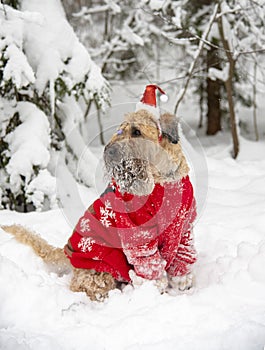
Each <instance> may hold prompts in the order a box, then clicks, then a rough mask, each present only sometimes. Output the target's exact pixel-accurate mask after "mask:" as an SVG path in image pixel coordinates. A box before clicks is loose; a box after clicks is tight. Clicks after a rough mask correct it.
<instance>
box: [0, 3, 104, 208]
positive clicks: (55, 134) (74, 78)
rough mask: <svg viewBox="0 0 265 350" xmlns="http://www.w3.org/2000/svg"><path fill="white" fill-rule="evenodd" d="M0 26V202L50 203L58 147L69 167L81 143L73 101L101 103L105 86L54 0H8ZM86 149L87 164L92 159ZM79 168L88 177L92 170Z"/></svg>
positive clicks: (27, 205) (81, 117)
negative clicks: (46, 0)
mask: <svg viewBox="0 0 265 350" xmlns="http://www.w3.org/2000/svg"><path fill="white" fill-rule="evenodd" d="M8 4H9V5H8ZM12 5H14V7H12ZM0 34H1V35H0V111H1V113H0V122H1V124H0V181H1V193H0V196H1V197H0V198H1V200H0V202H1V205H2V206H3V207H5V208H12V209H18V210H24V211H27V210H30V209H36V208H37V209H43V208H46V207H52V206H54V205H55V177H54V174H55V166H54V157H55V154H56V152H57V153H58V152H64V157H63V159H66V162H67V163H69V164H72V167H73V162H77V160H78V159H79V157H80V154H81V152H82V151H83V149H84V147H85V140H84V139H83V137H82V135H81V133H80V132H79V131H78V128H76V127H77V126H79V125H80V124H82V123H83V122H84V112H83V111H82V109H81V107H80V105H79V103H78V101H79V100H80V99H81V100H82V101H83V104H89V103H90V101H96V102H97V105H98V106H99V108H104V106H105V105H106V103H108V101H109V86H108V84H107V82H106V81H105V79H104V78H103V77H102V75H101V72H100V68H99V67H98V66H97V65H96V64H95V63H94V62H93V61H92V60H91V58H90V55H89V53H88V52H87V50H86V49H85V47H84V46H83V45H82V44H81V43H80V41H79V40H78V39H77V37H76V35H75V33H74V32H73V29H72V28H71V26H70V25H69V23H68V21H67V20H66V17H65V14H64V10H63V8H62V6H61V3H60V1H59V0H50V1H48V2H42V1H36V0H21V1H20V2H19V3H17V2H16V4H13V1H6V2H5V4H4V5H3V4H1V8H0ZM71 129H74V130H75V129H76V130H75V140H73V138H72V137H68V135H69V132H70V130H71ZM89 155H90V156H91V157H90V159H89V162H88V163H87V164H86V167H87V168H89V166H91V167H93V166H94V164H95V158H94V156H93V154H92V153H91V154H89ZM61 158H62V157H61ZM87 160H88V159H86V161H87ZM80 168H81V169H82V164H81V165H80ZM79 176H80V178H81V180H82V181H83V182H84V183H85V184H87V185H91V184H92V182H93V179H92V175H91V172H89V171H87V172H86V173H84V172H81V174H79Z"/></svg>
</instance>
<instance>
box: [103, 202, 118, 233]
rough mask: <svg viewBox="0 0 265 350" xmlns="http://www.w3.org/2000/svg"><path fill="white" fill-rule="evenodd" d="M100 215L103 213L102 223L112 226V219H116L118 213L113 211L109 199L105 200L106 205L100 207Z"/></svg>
mask: <svg viewBox="0 0 265 350" xmlns="http://www.w3.org/2000/svg"><path fill="white" fill-rule="evenodd" d="M100 215H101V218H100V222H101V223H102V225H103V226H105V227H107V228H108V227H110V226H111V220H110V219H115V217H116V214H115V212H114V211H113V209H112V206H111V203H110V201H109V200H107V201H105V206H104V207H100Z"/></svg>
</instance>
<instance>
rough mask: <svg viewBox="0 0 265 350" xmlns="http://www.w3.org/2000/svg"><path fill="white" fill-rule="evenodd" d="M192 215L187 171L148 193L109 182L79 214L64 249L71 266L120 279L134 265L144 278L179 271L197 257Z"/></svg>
mask: <svg viewBox="0 0 265 350" xmlns="http://www.w3.org/2000/svg"><path fill="white" fill-rule="evenodd" d="M195 217H196V202H195V198H194V195H193V188H192V184H191V183H190V180H189V177H188V176H187V177H185V178H183V179H181V180H180V181H179V182H176V183H165V184H163V185H161V184H156V185H155V188H154V190H153V192H152V193H150V195H147V196H136V195H132V194H128V193H121V192H120V191H119V188H118V187H115V189H114V190H113V189H112V187H111V186H109V187H108V188H107V190H106V191H105V192H104V193H103V195H102V196H101V197H100V198H98V199H97V200H96V201H95V202H94V203H93V205H92V206H91V207H90V208H89V210H87V211H86V212H85V213H84V215H83V217H82V218H80V220H79V222H78V224H77V225H76V228H75V231H74V232H73V234H72V236H71V237H70V239H69V241H68V244H67V245H66V246H65V253H66V254H67V256H68V257H69V259H70V261H71V263H72V265H73V266H74V267H76V268H84V269H94V270H96V271H98V272H108V273H110V274H112V276H113V277H114V278H115V279H117V280H118V281H121V282H122V281H130V275H129V271H130V270H132V269H133V270H134V271H135V273H136V274H137V275H138V276H140V277H143V278H146V279H157V280H158V279H160V278H161V277H162V276H163V275H164V273H165V272H166V273H167V274H168V275H169V276H172V277H174V276H183V275H185V274H187V273H190V271H191V266H192V265H193V264H194V263H195V261H196V251H195V249H194V245H193V233H192V228H193V222H194V220H195ZM88 232H89V234H88Z"/></svg>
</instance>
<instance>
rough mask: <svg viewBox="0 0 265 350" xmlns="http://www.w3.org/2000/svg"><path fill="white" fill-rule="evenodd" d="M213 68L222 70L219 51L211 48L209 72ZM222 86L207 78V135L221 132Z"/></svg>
mask: <svg viewBox="0 0 265 350" xmlns="http://www.w3.org/2000/svg"><path fill="white" fill-rule="evenodd" d="M211 67H214V68H220V63H219V57H218V51H217V49H216V48H214V47H211V48H210V49H209V50H208V51H207V71H209V69H210V68H211ZM220 89H221V84H220V81H219V80H217V79H216V80H212V79H210V78H207V89H206V92H207V107H208V111H207V131H206V133H207V135H215V134H216V133H217V132H218V131H220V130H221V106H220V100H221V92H220Z"/></svg>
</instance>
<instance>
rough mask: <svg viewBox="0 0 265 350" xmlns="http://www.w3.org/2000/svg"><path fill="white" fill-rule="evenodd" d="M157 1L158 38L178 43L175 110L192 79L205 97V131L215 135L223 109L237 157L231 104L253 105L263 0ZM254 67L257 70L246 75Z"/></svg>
mask: <svg viewBox="0 0 265 350" xmlns="http://www.w3.org/2000/svg"><path fill="white" fill-rule="evenodd" d="M154 2H155V1H154ZM150 3H152V1H150ZM160 4H161V6H160V8H157V11H156V12H155V13H154V15H155V16H158V17H159V18H162V19H163V20H164V25H163V28H162V29H163V32H162V33H163V37H165V38H167V40H170V41H171V42H172V43H173V44H174V45H176V46H179V47H180V46H182V49H183V54H184V57H185V60H180V62H181V65H180V64H178V65H179V68H181V69H182V74H181V75H182V76H183V75H184V79H183V86H182V88H181V89H180V93H179V94H178V96H177V102H176V108H175V111H177V109H178V106H179V104H180V102H181V101H182V98H183V96H184V94H185V92H186V90H187V88H188V85H189V83H190V82H191V81H193V82H195V85H196V84H197V86H199V87H200V91H202V100H203V99H204V98H205V96H206V98H207V99H208V128H207V133H209V134H214V133H216V132H217V131H218V130H220V128H221V124H220V120H218V121H217V120H216V118H220V113H221V109H224V108H225V109H226V110H228V114H229V120H230V125H231V132H232V136H233V144H234V150H233V156H234V157H236V156H237V154H238V151H239V144H238V130H237V128H238V124H239V122H240V119H239V117H238V116H237V115H236V105H237V104H239V103H243V104H244V105H249V106H250V105H251V104H254V106H255V105H256V102H255V91H256V86H257V79H256V78H255V77H257V75H258V76H262V73H263V67H261V65H260V56H261V54H262V53H264V18H265V16H264V15H265V2H264V0H258V1H252V0H244V1H239V0H233V1H229V2H227V1H222V0H220V1H212V0H200V1H188V2H187V1H166V2H160ZM208 29H209V30H208ZM183 62H184V65H183ZM259 68H260V71H259V72H258V73H257V72H256V73H255V74H249V72H254V71H255V69H256V71H257V70H258V69H259ZM183 72H184V74H183ZM185 75H186V77H185ZM197 78H198V80H197V83H196V79H197ZM193 86H194V84H193ZM246 87H247V88H246ZM221 88H222V89H223V91H224V90H225V91H226V96H227V98H226V99H222V105H221V104H220V101H221V95H223V92H222V93H221V90H220V89H221ZM225 100H226V101H227V103H226V104H225V103H224V101H225ZM202 104H203V101H202ZM216 111H218V113H216ZM254 120H255V118H254ZM209 123H210V124H209Z"/></svg>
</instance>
